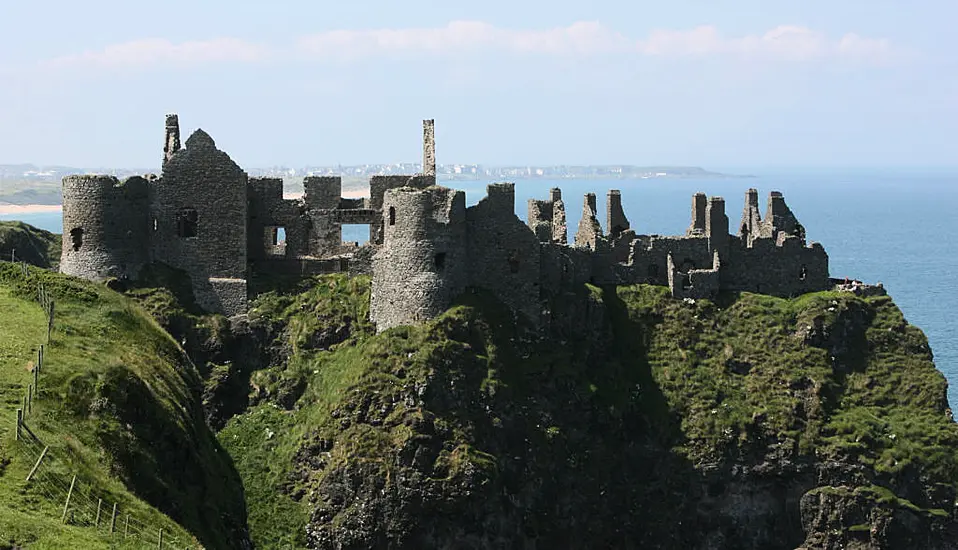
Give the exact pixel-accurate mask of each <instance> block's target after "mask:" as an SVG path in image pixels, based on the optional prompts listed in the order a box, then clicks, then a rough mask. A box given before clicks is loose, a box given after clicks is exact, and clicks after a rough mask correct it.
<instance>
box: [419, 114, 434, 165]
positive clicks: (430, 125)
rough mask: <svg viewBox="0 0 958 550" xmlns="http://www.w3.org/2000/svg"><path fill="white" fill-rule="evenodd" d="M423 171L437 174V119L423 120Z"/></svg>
mask: <svg viewBox="0 0 958 550" xmlns="http://www.w3.org/2000/svg"><path fill="white" fill-rule="evenodd" d="M422 173H423V175H424V176H435V175H436V121H435V120H434V119H429V120H424V121H422Z"/></svg>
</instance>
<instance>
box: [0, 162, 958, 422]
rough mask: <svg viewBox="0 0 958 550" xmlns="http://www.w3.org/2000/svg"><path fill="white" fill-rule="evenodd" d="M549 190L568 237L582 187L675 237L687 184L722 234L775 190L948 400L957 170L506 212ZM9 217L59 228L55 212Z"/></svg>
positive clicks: (625, 186)
mask: <svg viewBox="0 0 958 550" xmlns="http://www.w3.org/2000/svg"><path fill="white" fill-rule="evenodd" d="M485 184H486V182H470V181H454V182H446V185H448V186H450V187H454V188H458V189H464V190H465V191H466V201H467V203H468V204H470V205H471V204H475V203H476V202H477V201H478V200H479V199H481V198H482V197H483V196H485ZM550 187H560V188H561V189H562V197H563V199H564V200H565V203H566V212H567V217H568V226H569V240H570V242H571V241H572V239H573V236H574V234H575V228H576V225H577V224H578V221H579V218H580V217H581V213H582V200H583V195H584V194H585V193H588V192H594V193H596V195H597V196H598V210H599V218H600V221H601V223H602V224H603V225H604V224H605V194H606V192H607V191H608V190H609V189H620V190H621V191H622V203H623V207H624V209H625V212H626V215H627V216H628V218H629V221H630V222H631V225H632V229H634V230H635V231H636V232H637V233H641V234H660V235H677V234H682V233H684V232H685V229H686V228H687V227H688V225H689V222H690V219H691V213H690V208H691V202H692V201H691V199H692V194H693V193H695V192H697V191H702V192H705V193H706V194H708V195H710V196H712V195H720V196H723V197H724V198H725V207H726V214H727V215H728V217H729V226H730V228H729V229H730V230H731V231H732V232H735V231H736V230H737V226H738V222H739V219H740V217H741V211H742V207H743V205H744V199H745V191H746V190H747V189H748V188H749V187H755V188H757V189H758V191H759V197H760V201H759V202H760V206H761V209H762V213H763V215H764V211H765V203H766V200H767V197H768V193H769V191H773V190H774V191H782V192H783V193H784V194H785V200H786V202H787V203H788V205H789V207H790V208H791V209H792V211H793V212H794V213H795V215H796V216H797V217H798V219H799V221H800V222H801V223H802V224H803V225H804V226H805V229H806V231H807V235H808V239H809V241H818V242H821V243H822V244H823V245H824V246H825V250H826V252H827V253H828V257H829V270H830V273H831V275H832V276H833V277H839V278H841V277H846V276H847V277H850V278H854V279H859V280H862V281H865V282H868V283H875V282H879V281H880V282H882V283H883V284H884V285H885V288H886V289H887V290H888V292H889V294H890V295H891V296H892V298H894V300H895V303H896V304H898V306H899V307H900V308H901V310H902V312H903V313H904V315H905V318H906V319H907V320H908V322H909V323H911V324H913V325H916V326H918V327H920V328H921V329H922V330H923V331H924V332H925V334H926V335H927V336H928V340H929V342H930V344H931V348H932V351H933V352H934V356H935V364H936V365H937V367H938V369H939V370H941V371H942V372H943V373H944V374H945V376H946V378H947V379H948V381H949V390H948V398H949V402H950V403H951V404H952V405H953V406H954V405H955V404H958V324H956V323H954V322H953V321H952V317H951V316H952V314H953V313H954V312H956V311H958V240H956V239H951V238H947V236H948V235H950V233H951V231H952V229H953V228H952V225H953V224H954V222H955V220H956V219H958V216H956V215H955V211H954V209H955V208H956V206H955V205H956V204H958V174H944V173H939V174H927V173H926V174H921V173H919V174H910V173H906V172H895V173H889V172H884V173H877V172H876V173H873V174H871V173H864V172H857V173H847V174H837V173H834V172H832V173H817V174H813V173H799V172H792V173H783V174H765V175H760V176H758V177H755V178H748V179H737V178H729V179H725V178H709V179H645V180H553V181H550V180H541V179H539V180H525V181H524V180H518V181H516V215H518V216H519V217H520V219H522V220H525V219H526V201H527V200H528V199H530V198H546V197H547V196H548V190H549V188H550ZM3 218H6V219H9V218H12V216H6V217H4V216H0V219H3ZM19 218H20V219H23V220H24V221H26V222H28V223H31V224H34V225H37V226H38V227H41V228H43V229H47V230H50V231H55V232H58V233H59V232H61V231H62V226H61V220H60V214H59V213H52V214H49V213H48V214H33V215H21V216H19ZM343 237H344V240H365V228H363V227H361V226H359V227H357V226H353V227H348V228H346V229H345V230H344V234H343Z"/></svg>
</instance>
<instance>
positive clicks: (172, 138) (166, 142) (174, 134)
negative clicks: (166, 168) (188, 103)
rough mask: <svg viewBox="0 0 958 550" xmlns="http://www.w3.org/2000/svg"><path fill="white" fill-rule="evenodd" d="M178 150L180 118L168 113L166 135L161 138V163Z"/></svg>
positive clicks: (164, 162)
mask: <svg viewBox="0 0 958 550" xmlns="http://www.w3.org/2000/svg"><path fill="white" fill-rule="evenodd" d="M179 150H180V119H179V117H177V116H176V115H175V114H169V115H166V135H165V136H164V138H163V164H166V162H167V161H168V160H170V157H172V156H173V153H176V152H177V151H179Z"/></svg>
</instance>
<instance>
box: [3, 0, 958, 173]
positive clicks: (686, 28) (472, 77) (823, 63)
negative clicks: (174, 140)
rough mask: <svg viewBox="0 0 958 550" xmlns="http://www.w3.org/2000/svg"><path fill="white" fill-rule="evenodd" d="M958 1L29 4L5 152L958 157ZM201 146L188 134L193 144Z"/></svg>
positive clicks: (11, 21) (945, 162)
mask: <svg viewBox="0 0 958 550" xmlns="http://www.w3.org/2000/svg"><path fill="white" fill-rule="evenodd" d="M956 17H958V3H956V2H955V1H954V0H941V1H931V0H928V1H918V2H914V3H910V4H906V3H904V2H901V1H900V0H899V1H896V2H890V1H883V0H871V1H859V0H843V1H842V2H834V1H832V2H825V1H819V0H806V1H803V2H775V3H772V2H767V1H757V0H754V1H753V0H740V1H739V0H734V1H733V0H729V1H725V2H713V1H706V0H699V1H671V2H661V1H657V2H637V1H631V2H624V1H621V2H612V1H602V0H591V1H589V2H581V1H580V2H569V1H565V0H553V1H550V2H516V1H512V2H505V1H500V0H486V1H484V2H481V3H480V2H474V3H469V4H468V6H467V5H466V4H461V5H457V3H455V2H450V1H445V2H438V1H436V2H426V1H415V0H406V1H404V2H395V1H392V0H388V1H365V2H364V1H358V0H357V1H356V2H350V3H347V2H322V3H320V2H279V1H273V2H269V3H266V2H249V1H243V0H234V1H232V2H212V1H206V2H198V1H196V0H193V1H190V2H187V1H182V0H165V1H163V2H149V3H147V2H131V1H129V0H123V1H101V0H87V1H84V2H73V1H65V0H63V1H49V0H32V1H31V2H5V5H4V7H3V8H2V17H0V163H16V162H33V163H41V164H44V163H45V164H50V163H58V164H68V165H74V166H84V167H92V166H112V167H155V166H157V165H158V164H159V159H160V156H161V154H162V132H163V117H164V114H166V113H167V112H176V113H178V114H179V115H180V121H181V125H182V126H183V129H184V134H187V133H189V132H190V131H191V130H192V129H195V128H197V127H202V128H203V129H204V130H206V131H208V132H209V133H210V134H211V135H212V136H213V138H214V139H215V140H216V141H217V144H218V145H219V146H220V148H222V149H224V150H226V151H227V152H229V153H230V155H231V156H232V157H233V158H234V159H235V160H236V161H237V162H239V163H240V164H241V165H243V166H247V167H254V166H255V167H263V166H272V165H289V166H303V165H306V164H335V163H337V162H339V163H343V164H354V163H363V162H411V161H417V160H418V159H419V156H420V143H419V140H420V137H421V120H422V119H423V118H435V119H436V126H437V130H436V131H437V140H438V145H437V155H438V160H439V162H440V163H454V162H463V163H466V162H478V163H489V164H513V163H517V164H522V163H535V164H561V163H567V164H605V163H629V164H683V165H699V166H703V167H706V168H716V169H721V168H723V167H730V166H734V167H756V168H761V167H795V166H802V167H943V166H944V167H949V166H950V167H954V166H958V160H956V155H955V151H956V143H958V141H956V136H955V134H956V130H958V56H955V55H954V54H953V53H952V52H956V51H958V38H956V33H955V32H954V30H953V28H952V27H953V22H954V21H955V20H956ZM183 137H184V138H185V137H186V135H184V136H183Z"/></svg>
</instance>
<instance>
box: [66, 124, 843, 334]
mask: <svg viewBox="0 0 958 550" xmlns="http://www.w3.org/2000/svg"><path fill="white" fill-rule="evenodd" d="M423 170H424V173H422V174H417V175H400V176H392V175H390V176H373V177H372V178H371V179H370V196H369V198H368V199H351V198H344V197H342V179H341V178H339V177H328V176H323V177H307V178H306V179H305V180H304V182H303V185H304V195H303V197H302V198H300V199H286V198H284V197H283V181H282V179H280V178H248V177H247V175H246V173H245V172H244V171H243V170H242V169H241V168H240V167H239V166H238V165H237V164H236V163H234V162H233V161H232V160H231V159H230V157H229V156H228V155H227V154H226V153H224V152H223V151H220V150H219V149H217V148H216V144H215V143H214V142H213V139H212V138H210V136H209V135H207V134H206V133H205V132H203V131H202V130H197V131H196V132H194V133H193V134H192V135H191V136H190V138H189V139H188V140H187V141H186V143H185V148H184V147H182V146H181V144H180V133H179V120H178V118H177V117H176V115H168V116H167V119H166V125H165V134H164V151H163V174H162V176H161V177H159V178H157V177H155V176H148V177H146V178H140V177H135V178H130V179H128V180H126V181H124V182H122V183H121V182H119V181H117V180H116V178H113V177H111V176H68V177H67V178H64V180H63V197H64V207H63V219H64V231H65V235H64V244H63V260H62V263H61V266H62V267H61V269H62V270H63V271H64V272H67V273H71V274H74V275H78V276H82V277H86V278H90V279H95V280H104V279H107V278H111V277H125V278H136V276H137V275H138V273H139V271H140V269H141V268H142V267H143V266H144V265H146V264H147V263H150V262H162V263H166V264H168V265H170V266H172V267H174V268H179V269H182V270H184V271H185V272H186V273H188V274H189V276H190V279H191V281H192V285H193V292H194V295H195V297H196V299H197V301H198V303H199V304H200V305H201V306H202V307H204V308H205V309H207V310H209V311H215V312H221V313H226V314H229V315H232V314H237V313H243V312H245V310H246V299H247V294H246V293H247V279H248V278H249V276H250V274H252V273H277V274H289V275H309V274H315V273H327V272H332V271H345V272H349V273H351V274H356V273H371V274H372V275H373V289H372V301H371V304H370V312H371V313H370V315H371V317H372V318H373V320H374V321H375V322H376V323H377V326H378V328H379V330H384V329H385V328H388V327H391V326H396V325H401V324H407V323H416V322H421V321H423V320H426V319H429V318H432V317H434V316H435V315H438V314H439V313H441V312H442V311H443V310H445V309H446V308H447V307H448V306H449V305H450V304H451V303H452V302H453V300H454V299H455V298H456V296H457V295H459V294H461V293H462V292H463V291H465V289H466V288H468V287H481V288H484V289H486V290H488V291H491V292H492V293H493V294H495V295H496V296H497V297H498V298H499V299H500V300H501V301H502V302H503V303H505V304H506V305H508V306H509V307H510V308H511V309H512V310H513V311H514V312H515V313H516V315H518V316H520V317H522V318H523V319H525V320H526V321H528V322H529V323H530V324H531V325H533V326H539V327H542V326H544V325H545V324H547V323H549V321H550V317H549V310H550V307H551V306H550V304H554V303H558V302H555V300H556V299H558V298H561V297H562V296H563V295H564V294H567V293H574V292H577V291H578V290H579V289H581V285H582V284H584V283H592V284H596V285H618V284H633V283H651V284H659V285H668V286H669V288H670V289H671V291H672V294H673V296H675V297H677V298H706V297H714V295H715V294H716V293H718V292H719V291H722V290H732V291H750V292H761V293H765V294H772V295H777V296H792V295H796V294H801V293H804V292H810V291H815V290H822V289H825V288H829V287H830V286H831V285H832V282H831V280H830V279H829V277H828V256H827V254H826V253H825V250H824V248H822V246H821V245H820V244H817V243H812V244H811V245H806V243H805V228H804V227H803V226H802V225H801V224H800V223H799V222H798V219H797V218H796V217H795V215H794V213H793V212H792V211H791V210H790V209H789V208H788V206H787V205H786V204H785V199H784V197H782V195H781V193H778V192H775V191H773V192H772V193H771V194H770V195H769V199H768V203H767V207H766V212H765V218H764V219H763V218H762V214H761V212H760V211H759V207H758V192H757V191H756V190H754V189H750V190H748V192H747V193H746V197H745V206H744V209H743V213H742V218H741V221H740V222H739V227H738V234H737V235H733V234H730V232H729V218H728V216H727V214H726V212H725V200H724V199H723V198H722V197H706V195H704V194H702V193H696V194H695V195H694V196H693V197H692V216H691V217H692V220H691V224H690V226H689V228H688V230H687V231H686V233H685V235H679V236H661V235H640V234H636V232H635V231H634V230H633V229H632V227H631V224H630V222H629V220H628V218H627V217H626V215H625V211H624V209H623V208H622V200H621V193H620V192H619V191H618V190H614V189H613V190H610V191H609V192H608V194H607V195H606V204H605V229H604V230H603V226H602V224H601V223H600V221H599V217H598V204H597V200H596V195H595V194H594V193H589V194H587V195H585V197H584V200H583V214H582V217H581V219H580V221H579V225H578V228H577V231H576V234H575V237H574V244H573V245H572V246H567V241H568V228H567V225H566V211H565V203H564V201H563V200H562V193H561V191H560V190H559V189H551V190H550V191H549V196H548V198H547V199H544V200H539V199H532V200H530V201H529V203H528V220H527V222H526V223H524V222H522V221H521V220H520V219H519V218H518V217H517V216H516V215H515V185H514V184H512V183H496V184H491V185H489V186H488V188H487V196H486V197H485V198H483V199H482V200H480V201H479V203H478V204H476V205H474V206H472V207H469V208H466V206H465V195H464V193H463V192H461V191H456V190H452V189H447V188H444V187H438V186H436V176H435V127H434V122H433V121H432V120H426V121H423ZM343 224H368V225H369V236H370V238H369V244H368V245H366V246H360V245H359V244H358V243H344V242H342V225H343Z"/></svg>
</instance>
